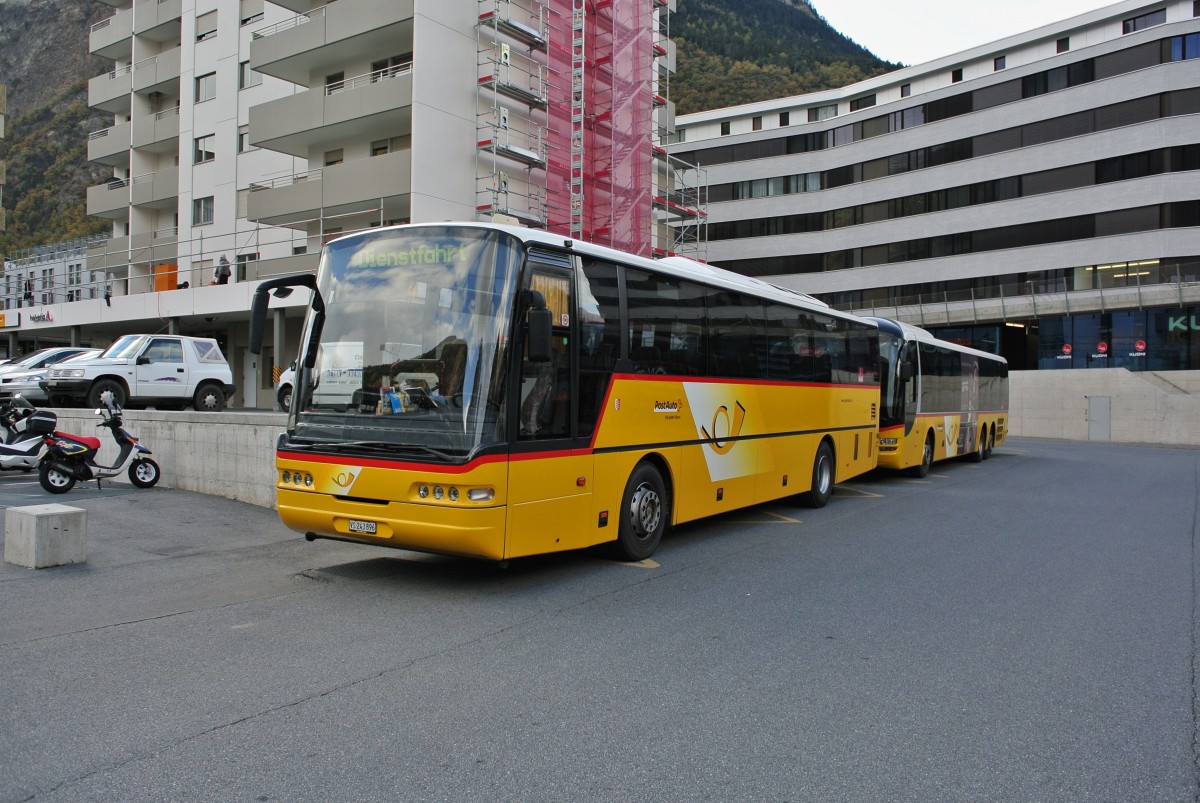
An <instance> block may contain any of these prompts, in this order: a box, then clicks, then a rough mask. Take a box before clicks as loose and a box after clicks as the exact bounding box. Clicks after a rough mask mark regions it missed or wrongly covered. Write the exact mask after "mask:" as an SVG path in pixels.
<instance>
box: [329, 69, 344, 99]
mask: <svg viewBox="0 0 1200 803" xmlns="http://www.w3.org/2000/svg"><path fill="white" fill-rule="evenodd" d="M345 88H346V73H344V72H335V73H330V74H329V75H327V76H325V94H326V95H332V94H334V93H335V92H341V91H342V90H343V89H345Z"/></svg>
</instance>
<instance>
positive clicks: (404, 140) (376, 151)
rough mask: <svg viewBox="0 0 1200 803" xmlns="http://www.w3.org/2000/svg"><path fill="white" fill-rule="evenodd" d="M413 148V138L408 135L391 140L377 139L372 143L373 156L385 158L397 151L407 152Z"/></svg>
mask: <svg viewBox="0 0 1200 803" xmlns="http://www.w3.org/2000/svg"><path fill="white" fill-rule="evenodd" d="M411 147H412V137H411V136H408V135H404V136H399V137H391V138H389V139H377V140H375V141H374V142H372V143H371V155H372V156H384V155H386V154H389V153H395V152H396V151H403V150H407V149H409V148H411Z"/></svg>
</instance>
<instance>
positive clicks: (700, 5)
mask: <svg viewBox="0 0 1200 803" xmlns="http://www.w3.org/2000/svg"><path fill="white" fill-rule="evenodd" d="M448 1H449V0H448ZM462 1H463V0H453V2H462ZM826 1H827V2H837V1H838V0H826ZM112 13H113V7H112V6H110V5H107V4H104V3H101V2H98V0H0V83H3V84H5V85H7V87H8V116H7V125H6V129H7V130H6V138H5V139H3V140H0V159H5V160H7V163H8V171H7V181H6V185H5V188H4V206H5V208H6V209H7V210H8V231H7V232H6V233H4V234H0V254H6V253H11V252H12V251H14V250H17V249H21V248H27V247H30V246H35V245H43V244H47V243H53V242H57V241H60V240H67V239H72V238H75V237H81V236H84V235H87V234H93V233H97V232H103V231H106V230H107V229H108V225H107V224H106V223H105V221H103V220H98V219H94V218H92V219H89V218H88V217H87V215H86V214H85V209H86V203H85V197H86V191H87V188H88V186H90V185H93V184H99V183H100V182H101V181H103V179H104V177H105V176H106V175H107V174H110V171H108V170H106V169H105V168H103V167H100V166H95V165H91V164H89V163H88V161H87V140H88V134H89V133H90V132H92V131H96V130H99V129H102V128H105V127H107V126H109V125H111V124H112V119H111V117H110V116H108V115H104V114H98V113H96V112H93V111H92V110H91V109H89V108H88V107H87V81H88V79H89V78H91V77H93V76H95V75H99V74H100V73H102V72H103V71H104V70H106V69H109V68H110V67H111V62H109V61H107V60H105V59H100V58H95V57H93V56H91V55H89V54H88V31H89V28H90V26H91V24H92V23H93V22H96V21H98V20H101V19H104V18H106V17H109V16H111V15H112ZM671 36H672V37H673V38H674V39H675V41H676V44H677V54H678V63H677V66H678V72H677V73H676V75H675V77H674V80H673V81H672V84H671V87H670V96H671V99H672V100H673V101H674V102H675V104H676V108H677V111H678V112H679V113H680V114H686V113H688V112H694V111H701V110H704V109H712V108H719V107H722V106H732V105H736V104H739V103H749V102H752V101H756V100H766V99H769V98H774V97H783V96H787V95H795V94H800V93H803V92H811V91H814V90H818V89H827V88H831V87H837V86H844V85H846V84H849V83H853V82H854V81H859V80H862V79H863V78H867V77H869V76H872V75H877V74H879V73H881V72H885V71H887V70H889V69H894V68H895V67H896V66H898V65H892V64H887V63H885V62H882V61H880V60H879V59H877V58H875V56H873V55H872V54H871V53H869V52H868V51H866V50H864V49H863V48H862V47H860V46H859V45H857V44H855V43H854V42H853V41H851V40H850V39H847V38H846V37H845V36H842V35H841V34H840V33H838V32H837V31H835V30H834V29H833V28H831V27H829V25H828V24H827V23H826V22H825V21H824V20H823V19H821V17H820V16H819V15H818V14H817V13H816V12H815V11H814V10H813V9H812V7H811V6H809V5H808V3H807V2H805V0H679V7H678V12H677V13H676V14H674V15H672V17H671Z"/></svg>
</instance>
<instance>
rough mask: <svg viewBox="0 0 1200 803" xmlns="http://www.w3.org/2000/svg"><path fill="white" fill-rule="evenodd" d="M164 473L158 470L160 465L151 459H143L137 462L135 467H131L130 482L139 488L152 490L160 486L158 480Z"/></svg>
mask: <svg viewBox="0 0 1200 803" xmlns="http://www.w3.org/2000/svg"><path fill="white" fill-rule="evenodd" d="M161 476H162V473H161V472H160V471H159V470H158V463H155V462H154V461H153V460H151V459H150V458H149V457H143V458H142V459H141V460H135V461H134V463H133V465H132V466H130V467H129V481H130V482H132V483H133V484H134V485H136V486H137V487H139V488H152V487H154V486H155V485H157V484H158V478H159V477H161Z"/></svg>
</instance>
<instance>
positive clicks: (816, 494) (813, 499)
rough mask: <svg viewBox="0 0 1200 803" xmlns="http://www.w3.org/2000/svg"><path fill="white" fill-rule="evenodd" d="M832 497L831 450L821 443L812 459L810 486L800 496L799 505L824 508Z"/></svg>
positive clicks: (827, 445) (826, 444)
mask: <svg viewBox="0 0 1200 803" xmlns="http://www.w3.org/2000/svg"><path fill="white" fill-rule="evenodd" d="M831 496H833V449H831V448H829V444H828V443H825V442H822V443H821V445H820V446H818V447H817V455H816V457H814V458H813V470H812V485H811V486H809V489H808V490H807V491H805V492H804V493H802V494H800V504H802V505H804V506H805V507H825V505H827V504H829V497H831Z"/></svg>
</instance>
